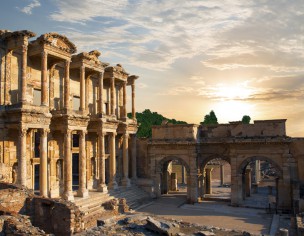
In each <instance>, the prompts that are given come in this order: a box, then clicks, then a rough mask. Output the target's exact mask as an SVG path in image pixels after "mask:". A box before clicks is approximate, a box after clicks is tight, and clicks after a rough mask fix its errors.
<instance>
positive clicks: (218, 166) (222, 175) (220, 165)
mask: <svg viewBox="0 0 304 236" xmlns="http://www.w3.org/2000/svg"><path fill="white" fill-rule="evenodd" d="M198 188H199V191H198V192H199V198H200V199H201V200H212V201H230V199H231V166H230V163H229V160H228V159H227V158H225V157H223V158H222V157H211V158H208V159H207V160H206V161H205V162H204V163H203V165H202V166H201V169H200V176H199V183H198Z"/></svg>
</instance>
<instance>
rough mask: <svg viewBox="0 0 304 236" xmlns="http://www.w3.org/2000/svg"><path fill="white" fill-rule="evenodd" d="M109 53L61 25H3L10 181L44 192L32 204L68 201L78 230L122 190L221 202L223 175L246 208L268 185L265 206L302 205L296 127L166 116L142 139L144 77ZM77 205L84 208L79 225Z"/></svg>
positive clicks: (0, 147)
mask: <svg viewBox="0 0 304 236" xmlns="http://www.w3.org/2000/svg"><path fill="white" fill-rule="evenodd" d="M100 55H101V53H100V52H99V51H97V50H93V51H90V52H81V53H77V50H76V46H75V45H74V44H73V43H72V42H71V41H70V40H69V39H68V38H67V37H65V36H63V35H60V34H58V33H46V34H43V35H41V36H39V37H36V35H35V34H34V33H33V32H30V31H27V30H22V31H15V32H11V31H7V30H0V185H1V186H2V184H3V186H5V184H8V185H9V188H10V187H11V186H15V185H18V187H20V186H21V187H20V188H21V189H22V188H23V187H24V186H25V187H26V188H27V189H29V190H30V192H31V194H32V192H33V193H35V196H34V197H33V196H32V199H34V198H35V199H36V198H37V199H38V200H35V201H36V203H35V204H36V205H35V204H33V205H35V207H36V208H37V209H40V210H41V209H43V210H44V211H43V210H42V211H39V210H37V212H38V213H39V212H47V214H44V215H43V214H42V215H43V217H45V218H47V216H48V214H50V215H51V213H52V210H53V208H52V206H53V205H52V204H55V203H53V202H52V203H50V202H48V201H55V200H56V201H57V200H58V201H62V202H65V204H66V206H67V209H68V210H69V212H68V214H69V217H70V218H69V219H70V223H71V225H70V226H67V227H66V228H69V229H68V230H69V233H71V232H76V231H77V230H78V231H80V230H83V229H85V228H89V227H91V226H92V225H96V219H98V218H99V217H100V216H101V215H102V214H103V210H104V209H106V208H107V207H105V208H104V209H101V208H103V207H104V205H102V204H103V203H108V202H111V201H112V200H113V199H114V202H115V201H116V203H115V204H116V205H115V204H114V205H115V207H116V210H117V209H118V208H119V207H118V205H119V204H120V208H123V209H124V206H125V205H124V204H126V202H127V201H129V199H127V197H130V199H131V198H133V200H132V199H131V200H132V201H133V202H135V203H136V204H138V205H143V202H144V200H147V201H151V199H152V198H159V197H161V196H162V195H164V194H167V193H168V192H169V191H171V192H174V193H176V192H178V191H179V188H181V189H182V190H183V191H184V195H185V196H186V197H185V199H186V200H185V201H187V202H188V203H191V204H193V203H197V202H200V201H202V200H206V199H208V200H210V199H212V200H214V199H216V200H217V197H218V196H215V197H214V195H212V194H213V193H212V188H213V187H214V186H215V187H218V186H216V185H215V181H214V179H213V177H214V176H217V177H216V178H218V180H219V183H220V187H221V188H222V189H221V190H223V189H224V188H226V187H227V188H228V187H229V192H227V191H226V189H224V190H225V191H226V192H224V193H229V195H227V196H228V197H227V199H224V200H228V202H229V204H230V205H231V206H247V205H246V204H248V202H249V201H248V199H253V197H252V196H253V195H254V194H257V193H263V194H264V193H265V192H266V194H264V196H263V198H261V199H262V201H261V200H260V202H262V204H263V205H262V207H263V208H267V207H268V206H269V209H270V208H271V207H272V208H273V209H275V210H276V211H277V210H280V211H281V212H293V213H298V212H304V171H303V168H301V167H302V166H303V165H304V138H292V137H289V136H287V134H286V120H285V119H274V120H256V121H254V123H252V124H243V123H242V122H241V121H235V122H230V123H229V124H214V125H195V124H179V125H173V124H169V123H166V122H164V123H163V124H162V125H157V126H156V125H155V126H153V127H152V137H151V138H141V139H139V138H137V137H136V132H137V129H138V123H137V120H136V109H135V82H136V80H137V79H138V76H136V75H130V74H129V73H127V72H126V71H125V70H124V68H123V67H122V66H121V65H120V64H117V65H116V66H111V65H109V64H108V63H105V62H102V61H100V60H99V56H100ZM127 101H128V102H129V103H130V104H128V103H127ZM128 108H129V110H130V111H129V110H128ZM138 117H139V115H138ZM227 168H230V169H229V170H227ZM1 186H0V190H3V189H1V188H2V187H3V186H2V187H1ZM6 187H7V186H6ZM6 187H3V188H6ZM32 190H33V191H32ZM265 190H267V191H265ZM115 191H116V193H117V194H120V195H119V197H117V196H118V195H114V194H112V193H114V192H115ZM124 191H125V192H124ZM127 191H130V192H131V191H133V192H132V193H130V192H129V193H128V194H126V193H127ZM263 191H264V192H263ZM181 192H182V191H181ZM110 193H111V194H112V195H111V194H110ZM220 194H222V192H221V193H220ZM37 195H39V196H37ZM127 195H128V196H127ZM135 197H138V198H135ZM212 197H213V198H212ZM220 197H221V196H220ZM117 199H119V200H117ZM265 199H266V200H265ZM0 200H1V199H0ZM90 200H92V202H90ZM121 200H122V201H121ZM131 200H130V201H131ZM222 200H223V199H222ZM264 200H265V201H264ZM39 201H41V202H39ZM120 201H121V202H122V203H121V202H120ZM185 201H184V202H185ZM246 201H247V203H246ZM263 201H264V202H263ZM37 202H38V203H37ZM118 202H119V203H118ZM43 203H45V204H43ZM57 203H58V202H57ZM94 204H95V205H94ZM128 204H129V202H128ZM271 204H272V205H271ZM59 205H60V204H59ZM110 205H111V204H110ZM130 205H131V204H130ZM71 206H72V207H71ZM74 206H77V207H78V208H77V207H75V208H77V210H78V211H81V212H82V213H83V214H78V216H77V217H79V218H81V217H83V218H82V219H80V220H79V222H80V223H79V222H77V223H78V226H76V223H75V222H74V221H73V220H74V218H75V215H76V213H75V212H74V208H73V207H74ZM22 207H23V206H21V207H20V208H22ZM40 207H41V208H40ZM43 207H44V208H43ZM111 207H112V208H115V207H113V206H112V205H111V206H110V207H108V208H111ZM132 207H133V206H132ZM59 208H60V207H59ZM126 208H128V207H126ZM133 209H134V208H133ZM0 210H1V209H0ZM112 210H113V209H112ZM37 212H35V214H36V216H37V215H38V216H39V217H36V219H42V216H41V215H39V214H38V213H37ZM73 214H74V215H73ZM90 214H91V215H90ZM58 215H60V214H58ZM72 215H73V216H72ZM52 217H54V218H56V217H55V216H53V215H52ZM64 217H65V216H64ZM57 220H58V221H60V220H61V218H58V219H57ZM41 221H43V220H41ZM54 222H55V223H56V222H57V221H56V220H54ZM54 222H52V223H54ZM55 223H54V224H55ZM56 224H57V223H56ZM38 226H39V224H38ZM44 226H45V225H44ZM52 227H53V229H52V230H49V232H55V231H56V230H55V228H56V227H57V225H56V227H55V226H54V225H52ZM77 227H78V228H77ZM76 228H77V230H76ZM303 231H304V226H303ZM59 235H61V234H59ZM67 235H69V234H67Z"/></svg>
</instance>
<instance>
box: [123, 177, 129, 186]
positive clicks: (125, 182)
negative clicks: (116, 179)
mask: <svg viewBox="0 0 304 236" xmlns="http://www.w3.org/2000/svg"><path fill="white" fill-rule="evenodd" d="M121 185H122V186H125V187H130V186H131V182H130V179H129V178H123V179H122V180H121Z"/></svg>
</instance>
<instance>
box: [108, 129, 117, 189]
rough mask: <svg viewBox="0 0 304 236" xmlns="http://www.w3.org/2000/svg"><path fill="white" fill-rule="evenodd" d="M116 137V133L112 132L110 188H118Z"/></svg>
mask: <svg viewBox="0 0 304 236" xmlns="http://www.w3.org/2000/svg"><path fill="white" fill-rule="evenodd" d="M115 137H116V133H112V134H111V140H110V182H109V188H110V189H115V188H117V183H116V146H115Z"/></svg>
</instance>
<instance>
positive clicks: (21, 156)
mask: <svg viewBox="0 0 304 236" xmlns="http://www.w3.org/2000/svg"><path fill="white" fill-rule="evenodd" d="M26 133H27V129H24V128H21V130H20V133H19V147H20V151H19V153H18V183H19V184H21V185H23V186H27V181H26V178H27V166H26Z"/></svg>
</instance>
